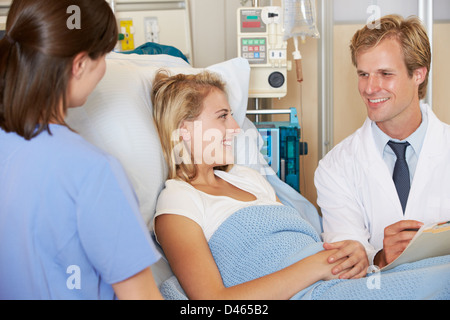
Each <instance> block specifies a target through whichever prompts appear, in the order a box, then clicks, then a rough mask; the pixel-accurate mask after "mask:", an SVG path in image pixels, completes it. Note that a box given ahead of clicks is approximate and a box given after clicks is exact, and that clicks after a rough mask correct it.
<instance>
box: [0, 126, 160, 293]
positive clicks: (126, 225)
mask: <svg viewBox="0 0 450 320" xmlns="http://www.w3.org/2000/svg"><path fill="white" fill-rule="evenodd" d="M50 130H51V135H50V134H48V132H46V131H45V132H43V133H41V134H40V135H38V136H37V137H35V138H33V139H31V140H30V141H26V140H25V139H23V138H22V137H20V136H18V135H17V134H15V133H6V132H4V131H3V130H1V129H0V150H1V152H0V299H114V298H115V295H114V291H113V289H112V287H111V284H114V283H116V282H119V281H122V280H125V279H127V278H129V277H131V276H132V275H135V274H136V273H138V272H140V271H142V270H143V269H145V268H146V267H149V266H150V265H151V264H153V263H154V262H156V261H157V260H158V259H159V258H160V255H159V253H158V252H157V251H156V249H155V247H154V244H153V242H152V240H151V238H150V236H149V233H148V230H147V229H146V227H145V224H144V222H143V220H142V217H141V215H140V212H139V207H138V203H137V199H136V196H135V194H134V192H133V190H132V188H131V186H130V184H129V181H128V179H127V177H126V175H125V173H124V171H123V169H122V167H121V165H120V164H119V163H118V161H117V160H115V159H114V158H113V157H111V156H109V155H107V154H105V153H104V152H102V151H100V150H99V149H98V148H96V147H94V146H92V145H91V144H89V143H88V142H86V141H85V140H84V139H83V138H82V137H80V136H79V135H78V134H76V133H74V132H72V131H70V130H69V129H68V128H67V127H65V126H59V125H51V126H50Z"/></svg>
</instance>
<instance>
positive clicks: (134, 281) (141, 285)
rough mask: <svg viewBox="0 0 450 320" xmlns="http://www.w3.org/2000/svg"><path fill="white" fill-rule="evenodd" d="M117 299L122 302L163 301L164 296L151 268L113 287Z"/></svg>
mask: <svg viewBox="0 0 450 320" xmlns="http://www.w3.org/2000/svg"><path fill="white" fill-rule="evenodd" d="M112 287H113V289H114V292H115V293H116V296H117V298H119V299H121V300H147V299H148V300H161V299H162V296H161V294H160V292H159V290H158V287H157V286H156V283H155V280H154V279H153V275H152V271H151V269H150V267H149V268H146V269H144V270H143V271H141V272H139V273H137V274H135V275H134V276H132V277H130V278H128V279H126V280H124V281H121V282H117V283H114V284H113V285H112Z"/></svg>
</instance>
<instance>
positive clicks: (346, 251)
mask: <svg viewBox="0 0 450 320" xmlns="http://www.w3.org/2000/svg"><path fill="white" fill-rule="evenodd" d="M323 247H324V249H326V250H332V249H337V250H338V251H337V252H336V253H333V254H331V255H330V256H329V257H328V263H330V264H331V263H335V262H336V261H339V260H341V259H342V262H340V263H337V264H336V266H334V267H333V269H332V270H331V272H332V273H333V274H334V275H338V274H339V279H358V278H362V277H364V276H365V275H366V273H367V268H368V267H369V260H368V258H367V253H366V250H365V249H364V246H363V245H362V244H361V243H360V242H358V241H354V240H345V241H339V242H334V243H324V245H323Z"/></svg>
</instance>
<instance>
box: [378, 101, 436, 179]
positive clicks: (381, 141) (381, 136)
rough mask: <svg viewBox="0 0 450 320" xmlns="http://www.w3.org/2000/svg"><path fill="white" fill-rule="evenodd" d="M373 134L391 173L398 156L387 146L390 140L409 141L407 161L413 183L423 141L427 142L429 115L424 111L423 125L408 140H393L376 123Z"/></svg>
mask: <svg viewBox="0 0 450 320" xmlns="http://www.w3.org/2000/svg"><path fill="white" fill-rule="evenodd" d="M371 127H372V134H373V138H374V141H375V147H376V149H377V150H378V152H379V154H380V155H381V157H382V158H383V160H384V161H385V162H386V164H387V166H388V168H389V170H390V172H391V173H392V172H393V171H394V165H395V161H396V156H395V154H394V151H392V149H391V148H390V147H389V146H388V145H387V143H388V142H389V140H392V141H395V142H405V141H408V142H409V144H410V145H411V148H407V149H406V161H407V163H408V167H409V172H410V177H411V181H412V178H413V177H414V173H415V170H416V165H417V161H418V159H419V155H420V151H421V150H422V145H423V141H424V140H425V135H426V132H427V127H428V115H427V113H426V112H424V110H423V109H422V123H421V124H420V126H419V128H417V130H416V131H414V132H413V133H412V134H411V135H410V136H409V137H408V138H406V139H404V140H402V141H400V140H397V139H393V138H391V137H389V136H388V135H387V134H385V133H384V132H383V131H381V129H380V128H379V127H378V126H377V125H376V123H375V122H373V121H372V125H371Z"/></svg>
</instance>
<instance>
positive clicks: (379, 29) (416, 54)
mask: <svg viewBox="0 0 450 320" xmlns="http://www.w3.org/2000/svg"><path fill="white" fill-rule="evenodd" d="M389 37H391V38H394V39H396V40H397V41H398V42H399V44H400V45H401V47H402V50H403V55H404V59H405V65H406V68H407V69H408V74H409V76H410V77H412V76H413V73H414V71H415V70H417V69H419V68H422V67H426V68H427V71H428V72H427V75H426V77H425V80H424V82H423V83H422V84H421V85H420V86H419V99H423V98H425V96H426V94H427V85H428V75H429V71H430V67H431V48H430V41H429V39H428V35H427V32H426V30H425V28H424V26H423V25H422V23H421V22H420V20H419V19H418V18H417V17H414V16H412V17H409V18H408V19H403V17H401V16H399V15H388V16H385V17H382V18H381V20H380V22H379V24H377V25H376V26H373V25H369V26H367V25H366V26H365V27H364V28H362V29H361V30H358V31H357V32H356V33H355V35H354V36H353V39H352V42H351V45H350V50H351V55H352V62H353V65H355V66H356V67H357V65H356V59H357V57H358V53H359V52H360V51H361V50H367V49H370V48H373V47H375V46H377V45H378V44H379V43H380V42H381V41H382V40H384V39H387V38H389Z"/></svg>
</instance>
